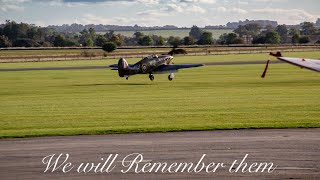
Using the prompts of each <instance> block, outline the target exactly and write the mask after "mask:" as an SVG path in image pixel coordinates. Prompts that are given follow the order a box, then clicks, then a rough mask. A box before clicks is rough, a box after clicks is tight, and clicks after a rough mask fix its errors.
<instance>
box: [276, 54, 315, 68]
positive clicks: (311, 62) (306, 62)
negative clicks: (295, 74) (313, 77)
mask: <svg viewBox="0 0 320 180" xmlns="http://www.w3.org/2000/svg"><path fill="white" fill-rule="evenodd" d="M278 59H279V60H281V61H284V62H287V63H290V64H293V65H296V66H299V67H302V68H306V69H310V70H313V71H316V72H320V60H315V59H301V58H290V57H278Z"/></svg>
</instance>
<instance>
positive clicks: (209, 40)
mask: <svg viewBox="0 0 320 180" xmlns="http://www.w3.org/2000/svg"><path fill="white" fill-rule="evenodd" d="M198 44H200V45H209V44H213V37H212V33H211V32H203V33H202V34H201V36H200V39H199V41H198Z"/></svg>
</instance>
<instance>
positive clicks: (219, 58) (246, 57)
mask: <svg viewBox="0 0 320 180" xmlns="http://www.w3.org/2000/svg"><path fill="white" fill-rule="evenodd" d="M283 55H286V56H290V57H308V58H314V59H320V52H319V51H310V52H286V53H283ZM267 59H275V58H272V57H271V56H269V55H268V53H263V54H237V55H234V54H230V55H214V56H175V57H174V62H175V63H210V62H235V61H266V60H267ZM126 60H127V61H128V62H129V63H135V62H137V61H139V60H140V59H139V58H127V59H126ZM116 63H118V59H101V60H75V61H49V62H28V63H0V69H6V68H36V67H65V66H103V65H105V66H106V65H110V64H116Z"/></svg>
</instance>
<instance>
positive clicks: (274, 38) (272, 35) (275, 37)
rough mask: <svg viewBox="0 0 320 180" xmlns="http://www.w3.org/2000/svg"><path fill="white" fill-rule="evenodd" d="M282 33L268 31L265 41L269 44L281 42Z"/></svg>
mask: <svg viewBox="0 0 320 180" xmlns="http://www.w3.org/2000/svg"><path fill="white" fill-rule="evenodd" d="M280 41H281V39H280V35H279V34H278V32H276V31H270V32H267V33H266V39H265V43H267V44H280Z"/></svg>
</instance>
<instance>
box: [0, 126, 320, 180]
mask: <svg viewBox="0 0 320 180" xmlns="http://www.w3.org/2000/svg"><path fill="white" fill-rule="evenodd" d="M319 137H320V129H251V130H216V131H191V132H169V133H140V134H111V135H83V136H60V137H59V136H58V137H38V138H23V139H2V140H0V176H1V177H0V178H1V179H3V180H7V179H55V180H57V179H320V138H319ZM60 153H64V154H66V153H69V154H70V157H69V159H68V161H69V162H71V163H72V164H74V165H79V164H80V163H81V162H84V163H86V162H94V163H99V162H101V160H100V158H105V159H106V158H107V156H109V155H110V154H119V156H118V158H117V159H116V160H115V162H114V163H115V165H116V167H115V168H114V169H113V171H112V172H110V173H103V174H102V173H97V174H96V173H94V172H89V173H87V174H85V173H81V174H79V173H77V172H76V170H74V171H73V170H72V171H70V172H69V173H66V174H64V173H62V172H61V168H60V169H59V170H58V172H53V173H48V172H47V173H44V172H43V171H44V170H45V168H46V166H45V165H44V164H43V163H42V159H43V158H44V157H45V156H48V155H51V154H57V155H58V154H60ZM131 153H142V154H143V157H144V161H143V162H141V163H147V162H150V163H156V162H167V163H168V164H171V163H173V162H177V163H179V162H193V163H197V162H198V161H199V159H200V158H201V156H202V155H203V154H206V156H205V158H204V159H203V162H204V163H206V164H208V163H210V162H215V163H218V162H220V163H225V164H226V165H227V166H230V165H231V163H232V162H233V161H234V160H238V162H239V161H241V160H242V158H243V157H244V156H245V154H248V157H247V159H246V160H245V162H246V163H248V165H249V164H252V163H253V162H257V163H261V162H272V163H273V164H274V165H276V166H277V167H276V169H275V170H274V171H273V172H272V173H267V172H264V173H248V172H246V173H242V172H237V173H230V172H229V171H228V169H218V170H217V172H215V173H206V172H205V171H201V172H199V173H194V172H191V173H187V172H185V173H171V174H170V173H165V174H163V173H161V172H157V173H138V174H136V173H134V172H133V171H130V172H128V173H126V174H123V173H121V169H125V168H123V167H122V165H121V160H122V159H123V158H124V157H125V156H126V155H129V154H131Z"/></svg>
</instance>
